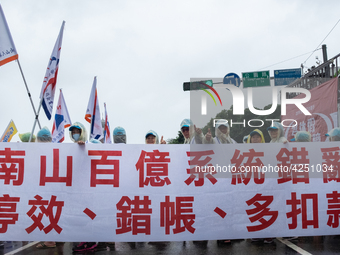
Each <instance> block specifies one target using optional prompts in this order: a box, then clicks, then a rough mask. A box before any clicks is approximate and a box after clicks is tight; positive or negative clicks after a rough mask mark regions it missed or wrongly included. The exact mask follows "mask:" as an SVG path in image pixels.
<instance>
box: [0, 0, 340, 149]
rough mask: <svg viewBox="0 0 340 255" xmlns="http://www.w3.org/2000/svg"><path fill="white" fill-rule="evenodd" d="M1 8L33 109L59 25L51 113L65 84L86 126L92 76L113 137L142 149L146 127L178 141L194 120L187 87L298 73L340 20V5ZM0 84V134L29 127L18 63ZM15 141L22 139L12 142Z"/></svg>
mask: <svg viewBox="0 0 340 255" xmlns="http://www.w3.org/2000/svg"><path fill="white" fill-rule="evenodd" d="M0 4H1V6H2V8H3V11H4V13H5V16H6V19H7V23H8V25H9V28H10V31H11V34H12V37H13V40H14V43H15V46H16V48H17V51H18V53H19V60H20V63H21V66H22V68H23V72H24V74H25V77H26V80H27V83H28V87H29V89H30V92H31V94H32V98H33V101H34V104H35V106H36V108H37V107H38V103H39V94H40V90H41V86H42V82H43V78H44V75H45V72H46V67H47V64H48V60H49V58H50V55H51V53H52V49H53V46H54V44H55V41H56V39H57V36H58V33H59V30H60V27H61V24H62V21H63V20H65V21H66V24H65V30H64V37H63V44H62V49H61V57H60V65H59V75H58V82H57V91H56V95H55V104H54V108H55V105H56V103H57V100H58V97H59V89H60V88H62V89H63V94H64V98H65V101H66V104H67V107H68V111H69V113H70V117H71V120H72V121H73V122H75V121H79V122H82V123H84V124H86V127H87V128H88V129H89V126H90V125H89V124H87V122H85V119H84V116H85V112H86V107H87V104H88V100H89V96H90V91H91V87H92V83H93V78H94V76H97V90H98V96H99V102H100V107H101V112H102V113H103V112H104V102H106V105H107V111H108V115H109V121H110V126H111V131H113V129H114V127H116V126H122V127H124V128H125V129H126V132H127V142H128V143H130V144H131V143H138V144H141V143H144V137H145V134H146V132H147V131H148V130H149V129H153V130H155V131H156V132H157V133H158V135H159V136H162V135H163V136H164V139H169V138H174V137H176V135H177V132H178V130H179V125H180V122H181V121H182V119H184V118H189V117H190V93H189V92H183V89H182V87H183V82H185V81H190V78H195V77H214V78H223V77H224V76H225V75H226V74H227V73H230V72H234V73H237V74H238V75H239V76H241V73H242V72H251V71H259V70H270V74H271V76H273V70H275V69H286V68H298V67H300V65H301V63H304V61H305V60H306V59H307V58H308V57H309V56H310V54H311V52H312V51H313V50H315V49H316V48H317V46H318V45H319V44H320V43H321V42H322V40H323V39H324V38H325V37H326V35H327V34H328V33H329V32H330V30H331V29H332V28H333V27H334V25H335V24H336V22H337V21H338V20H339V18H340V17H339V16H340V15H339V7H340V2H339V1H338V0H330V1H322V2H321V1H307V0H303V1H290V0H288V1H281V0H277V1H275V0H271V1H269V0H257V1H250V0H249V1H225V0H220V1H217V0H216V1H201V0H195V1H183V0H181V1H176V0H173V1H140V0H136V1H112V0H107V1H104V0H97V1H90V0H81V1H80V0H72V1H69V0H58V1H53V2H52V1H37V0H30V1H27V0H0ZM339 38H340V25H339V24H338V26H336V27H335V28H334V30H333V31H332V33H331V34H330V35H329V36H328V37H327V38H326V40H325V41H324V42H323V44H326V45H327V50H328V57H329V58H330V57H333V56H335V55H337V54H338V53H340V47H339ZM306 53H309V54H306ZM301 55H303V56H301ZM297 56H300V57H297ZM316 56H318V57H319V59H321V60H322V52H321V50H318V51H316V52H315V53H314V54H313V55H312V56H311V57H310V58H309V59H308V60H307V61H306V63H305V66H307V67H311V66H313V65H316V63H315V62H316V59H315V57H316ZM294 57H297V58H294ZM291 58H294V59H292V60H290V61H286V62H283V63H281V64H277V65H274V64H276V63H279V62H282V61H284V60H288V59H291ZM268 66H270V67H268ZM0 85H1V89H2V93H0V104H1V106H2V107H1V108H2V111H1V113H2V116H1V117H2V118H1V121H0V133H1V134H2V132H3V131H4V129H5V128H6V126H7V124H8V122H9V121H10V120H11V119H13V120H14V122H15V124H16V126H17V128H18V130H19V133H24V132H28V131H30V130H31V129H32V126H33V123H34V114H33V110H32V108H31V104H30V101H29V99H28V96H27V93H26V89H25V86H24V83H23V80H22V77H21V74H20V71H19V68H18V65H17V63H16V62H10V63H8V64H6V65H3V66H1V67H0ZM259 106H260V107H263V105H259ZM227 108H228V109H229V106H228V107H227ZM54 111H55V109H54ZM53 116H54V114H53ZM39 119H40V123H41V124H42V126H47V127H48V128H49V129H51V128H52V124H53V119H54V118H52V119H51V120H50V121H49V120H48V119H47V118H46V115H45V113H44V112H43V110H42V111H41V113H40V117H39ZM37 131H38V128H37V129H36V131H35V133H36V132H37ZM1 134H0V135H1ZM17 140H18V135H16V136H15V137H14V138H13V140H12V141H17ZM66 142H70V139H69V137H68V133H67V137H66Z"/></svg>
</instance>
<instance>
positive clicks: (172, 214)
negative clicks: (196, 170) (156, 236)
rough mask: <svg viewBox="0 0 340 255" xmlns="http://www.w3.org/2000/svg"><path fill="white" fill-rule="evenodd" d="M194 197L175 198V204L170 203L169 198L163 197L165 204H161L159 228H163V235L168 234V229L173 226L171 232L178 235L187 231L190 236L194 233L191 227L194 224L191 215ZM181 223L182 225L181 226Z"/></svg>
mask: <svg viewBox="0 0 340 255" xmlns="http://www.w3.org/2000/svg"><path fill="white" fill-rule="evenodd" d="M193 202H194V197H176V204H175V202H170V197H169V196H165V202H161V204H160V206H161V217H160V218H161V227H165V234H166V235H169V234H170V227H171V226H174V225H175V228H174V229H173V230H172V231H173V233H174V234H178V233H181V232H184V231H185V230H188V231H189V232H190V233H191V234H193V233H194V232H195V230H196V229H195V228H194V227H193V226H192V225H193V224H194V223H195V217H196V216H195V214H194V213H193ZM182 222H183V224H181V223H182Z"/></svg>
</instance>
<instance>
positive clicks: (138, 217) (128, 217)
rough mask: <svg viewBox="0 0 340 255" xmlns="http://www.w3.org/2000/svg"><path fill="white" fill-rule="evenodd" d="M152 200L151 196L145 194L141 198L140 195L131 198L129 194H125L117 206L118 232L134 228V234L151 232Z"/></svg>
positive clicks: (148, 233)
mask: <svg viewBox="0 0 340 255" xmlns="http://www.w3.org/2000/svg"><path fill="white" fill-rule="evenodd" d="M150 205H151V200H150V199H149V196H144V199H143V200H140V198H139V197H138V196H135V199H133V200H131V199H130V198H129V197H128V196H123V197H122V198H121V199H120V200H119V202H118V203H117V205H116V207H117V210H118V211H121V212H117V229H116V234H117V235H119V234H123V233H127V232H130V231H131V230H132V235H137V234H146V235H150V233H151V214H152V209H151V208H150Z"/></svg>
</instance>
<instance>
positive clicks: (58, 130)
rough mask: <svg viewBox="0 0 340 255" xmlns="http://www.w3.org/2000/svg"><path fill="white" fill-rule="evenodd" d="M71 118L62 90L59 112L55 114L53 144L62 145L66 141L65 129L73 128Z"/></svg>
mask: <svg viewBox="0 0 340 255" xmlns="http://www.w3.org/2000/svg"><path fill="white" fill-rule="evenodd" d="M71 124H72V122H71V118H70V115H69V114H68V110H67V107H66V103H65V100H64V96H63V92H62V91H61V90H60V95H59V100H58V105H57V110H56V112H55V117H54V123H53V127H52V143H62V142H63V141H64V138H65V135H64V129H65V128H68V127H69V126H71Z"/></svg>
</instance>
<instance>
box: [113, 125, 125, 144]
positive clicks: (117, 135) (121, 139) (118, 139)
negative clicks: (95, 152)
mask: <svg viewBox="0 0 340 255" xmlns="http://www.w3.org/2000/svg"><path fill="white" fill-rule="evenodd" d="M113 142H114V143H126V132H125V129H124V128H122V127H120V126H118V127H116V128H115V129H114V130H113Z"/></svg>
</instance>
